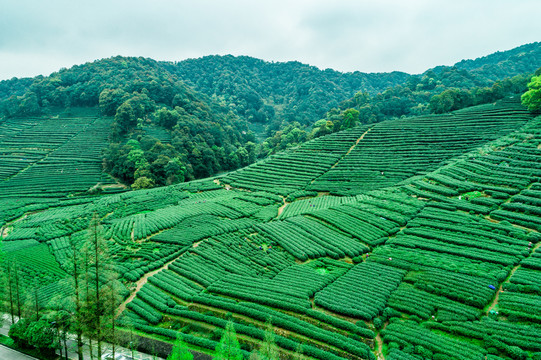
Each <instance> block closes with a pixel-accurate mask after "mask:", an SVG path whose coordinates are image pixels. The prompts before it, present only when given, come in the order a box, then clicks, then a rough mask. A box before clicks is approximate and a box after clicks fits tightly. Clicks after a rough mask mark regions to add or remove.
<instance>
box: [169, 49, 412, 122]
mask: <svg viewBox="0 0 541 360" xmlns="http://www.w3.org/2000/svg"><path fill="white" fill-rule="evenodd" d="M173 71H174V72H176V73H177V74H178V75H179V76H180V77H181V78H182V79H183V80H185V81H187V82H188V83H189V84H191V85H193V87H194V88H195V89H197V90H198V91H201V92H203V93H205V94H207V95H215V96H217V97H218V98H219V99H221V100H223V101H225V102H226V103H229V104H232V105H233V106H234V107H233V108H234V109H235V112H236V113H238V114H239V115H240V116H242V117H245V118H246V119H248V120H249V121H250V122H258V123H264V124H269V123H272V122H277V124H275V125H274V126H273V127H274V128H278V127H279V126H278V125H279V124H280V123H281V122H282V121H286V122H292V121H298V122H299V123H300V124H301V125H308V124H310V125H311V124H312V123H313V122H314V121H315V120H318V119H320V118H321V117H322V116H323V115H324V114H325V113H326V112H327V111H328V110H329V109H330V108H333V107H336V106H338V104H339V103H340V102H341V101H342V100H344V99H347V98H349V97H351V96H353V95H354V94H355V93H356V92H357V91H359V90H363V91H367V92H368V93H370V94H377V93H378V92H381V91H383V90H385V89H386V88H387V87H389V86H394V85H397V84H401V83H403V82H404V81H406V79H407V78H408V77H409V75H408V74H406V73H402V72H396V71H395V72H392V73H378V74H367V73H361V72H358V71H356V72H354V73H341V72H338V71H335V70H332V69H326V70H320V69H318V68H317V67H314V66H309V65H305V64H302V63H300V62H297V61H291V62H267V61H263V60H260V59H255V58H252V57H248V56H239V57H235V56H231V55H227V56H206V57H203V58H200V59H189V60H185V61H181V62H179V63H177V66H176V69H174V70H172V72H173Z"/></svg>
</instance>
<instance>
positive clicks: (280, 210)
mask: <svg viewBox="0 0 541 360" xmlns="http://www.w3.org/2000/svg"><path fill="white" fill-rule="evenodd" d="M282 199H284V205H282V206H280V207H279V208H278V215H277V217H278V216H280V215H282V212H283V211H284V208H285V207H286V206H287V205H288V204H289V203H288V202H286V198H285V197H284V196H282Z"/></svg>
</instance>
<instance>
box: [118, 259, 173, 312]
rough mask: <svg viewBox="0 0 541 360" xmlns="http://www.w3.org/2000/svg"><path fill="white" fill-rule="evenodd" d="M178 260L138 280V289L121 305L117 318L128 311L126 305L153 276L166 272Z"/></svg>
mask: <svg viewBox="0 0 541 360" xmlns="http://www.w3.org/2000/svg"><path fill="white" fill-rule="evenodd" d="M176 259H177V258H175V259H173V260H171V261H169V262H168V263H167V264H165V265H164V266H162V267H161V268H159V269H156V270H154V271H151V272H148V273H146V274H145V275H143V277H142V278H140V279H139V280H137V282H136V283H135V284H136V287H135V290H134V291H133V292H132V293H131V294H130V296H128V298H127V299H126V300H124V302H123V303H122V304H120V306H119V307H118V309H117V311H116V317H119V316H120V314H122V312H123V311H124V310H126V305H128V303H129V302H130V301H132V300H133V299H134V298H135V296H136V295H137V293H138V292H139V290H141V288H142V287H143V285H145V284H146V283H147V282H148V278H149V277H151V276H153V275H156V274H157V273H159V272H160V271H162V270H164V269H167V268H168V267H169V265H170V264H171V263H172V262H173V261H175V260H176Z"/></svg>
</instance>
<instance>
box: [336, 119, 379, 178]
mask: <svg viewBox="0 0 541 360" xmlns="http://www.w3.org/2000/svg"><path fill="white" fill-rule="evenodd" d="M370 130H372V128H369V129H368V130H366V131H365V132H364V133H363V134H362V135H361V136H360V137H359V138H358V139H357V141H355V144H353V145H351V147H350V148H349V150H348V151H347V152H346V153H345V154H344V156H342V157H341V158H340V160H338V161H337V162H336V163H335V164H334V165H333V166H331V169H334V167H335V166H336V165H338V163H339V162H340V161H341V160H342V159H343V158H344V157H346V156H348V155H349V153H350V152H351V151H352V150H353V149H355V146H357V145H359V142H361V140H362V139H364V137H365V135H366V134H368V133H369V132H370Z"/></svg>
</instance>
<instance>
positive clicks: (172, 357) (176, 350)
mask: <svg viewBox="0 0 541 360" xmlns="http://www.w3.org/2000/svg"><path fill="white" fill-rule="evenodd" d="M182 337H183V335H182V334H178V336H177V339H176V340H175V344H174V346H173V350H172V351H171V354H169V356H168V357H167V360H193V354H192V353H191V352H190V351H189V350H188V346H187V345H186V343H185V342H184V340H183V339H182Z"/></svg>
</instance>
